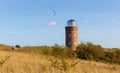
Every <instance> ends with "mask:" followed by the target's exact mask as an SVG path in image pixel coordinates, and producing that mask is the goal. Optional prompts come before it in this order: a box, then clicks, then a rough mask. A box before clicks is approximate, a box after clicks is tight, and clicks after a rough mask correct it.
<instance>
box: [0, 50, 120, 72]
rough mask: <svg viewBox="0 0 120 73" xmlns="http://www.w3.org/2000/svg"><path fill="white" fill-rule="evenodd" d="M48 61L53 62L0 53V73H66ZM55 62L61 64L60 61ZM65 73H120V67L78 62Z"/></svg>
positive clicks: (19, 54)
mask: <svg viewBox="0 0 120 73" xmlns="http://www.w3.org/2000/svg"><path fill="white" fill-rule="evenodd" d="M8 57H9V58H8ZM6 58H7V59H6ZM50 59H51V60H55V58H54V57H52V56H46V55H42V54H30V53H19V52H15V51H11V52H7V51H0V61H1V60H3V61H4V60H5V62H4V63H1V64H0V73H66V71H64V70H63V69H62V70H61V69H58V68H57V67H55V66H54V65H53V64H57V63H52V61H51V60H50ZM57 60H58V61H59V62H58V63H61V62H60V61H61V60H60V59H57ZM76 61H79V59H76ZM66 62H68V63H71V60H69V59H67V60H66ZM57 65H58V66H59V64H57ZM67 73H120V66H119V65H109V64H105V63H98V62H92V61H84V60H80V62H79V63H78V64H77V65H76V66H75V67H73V68H71V69H70V70H69V71H67Z"/></svg>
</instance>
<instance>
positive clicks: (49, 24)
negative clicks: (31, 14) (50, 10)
mask: <svg viewBox="0 0 120 73" xmlns="http://www.w3.org/2000/svg"><path fill="white" fill-rule="evenodd" d="M47 25H48V26H52V27H53V26H56V21H52V22H49V23H48V24H47Z"/></svg>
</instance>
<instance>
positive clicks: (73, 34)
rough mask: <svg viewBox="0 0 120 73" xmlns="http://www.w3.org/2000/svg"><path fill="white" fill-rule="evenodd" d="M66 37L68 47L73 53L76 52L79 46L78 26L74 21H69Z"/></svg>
mask: <svg viewBox="0 0 120 73" xmlns="http://www.w3.org/2000/svg"><path fill="white" fill-rule="evenodd" d="M65 36H66V38H65V43H66V46H67V47H69V48H70V49H71V50H72V51H76V47H77V45H78V26H77V23H76V21H75V20H74V19H70V20H68V21H67V25H66V27H65Z"/></svg>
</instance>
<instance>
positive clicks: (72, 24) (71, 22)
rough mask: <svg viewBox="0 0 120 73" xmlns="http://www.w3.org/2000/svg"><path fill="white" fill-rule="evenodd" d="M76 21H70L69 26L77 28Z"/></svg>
mask: <svg viewBox="0 0 120 73" xmlns="http://www.w3.org/2000/svg"><path fill="white" fill-rule="evenodd" d="M76 24H77V23H76V21H75V20H74V19H70V20H68V21H67V26H76Z"/></svg>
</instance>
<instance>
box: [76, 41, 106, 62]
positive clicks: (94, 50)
mask: <svg viewBox="0 0 120 73" xmlns="http://www.w3.org/2000/svg"><path fill="white" fill-rule="evenodd" d="M77 54H78V58H82V59H89V60H100V59H101V58H102V56H103V54H104V50H103V49H102V47H101V46H100V45H93V44H92V43H91V42H87V43H81V44H79V45H78V47H77Z"/></svg>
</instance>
